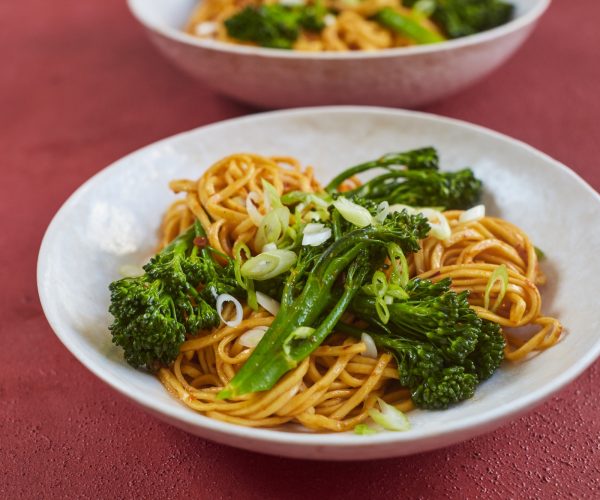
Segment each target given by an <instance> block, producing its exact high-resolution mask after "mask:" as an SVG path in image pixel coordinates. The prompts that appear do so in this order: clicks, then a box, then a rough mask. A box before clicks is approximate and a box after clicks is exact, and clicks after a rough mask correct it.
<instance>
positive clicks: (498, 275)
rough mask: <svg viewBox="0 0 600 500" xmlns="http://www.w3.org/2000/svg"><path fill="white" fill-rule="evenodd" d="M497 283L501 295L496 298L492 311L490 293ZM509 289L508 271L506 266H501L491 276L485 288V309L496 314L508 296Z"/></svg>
mask: <svg viewBox="0 0 600 500" xmlns="http://www.w3.org/2000/svg"><path fill="white" fill-rule="evenodd" d="M496 283H499V285H500V293H499V294H498V296H497V297H496V301H495V302H494V305H493V306H492V308H491V309H490V292H491V291H492V288H493V287H494V285H495V284H496ZM507 288H508V270H507V269H506V266H505V265H504V264H500V265H499V266H498V267H497V268H496V269H494V272H493V273H492V274H491V276H490V279H489V280H488V283H487V286H486V287H485V295H484V297H483V307H485V308H486V309H489V310H491V311H492V312H496V310H497V309H498V307H500V304H502V301H503V300H504V295H505V294H506V289H507Z"/></svg>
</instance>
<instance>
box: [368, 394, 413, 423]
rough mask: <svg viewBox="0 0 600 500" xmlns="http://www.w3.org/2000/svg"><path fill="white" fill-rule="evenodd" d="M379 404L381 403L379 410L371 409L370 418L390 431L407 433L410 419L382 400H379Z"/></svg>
mask: <svg viewBox="0 0 600 500" xmlns="http://www.w3.org/2000/svg"><path fill="white" fill-rule="evenodd" d="M377 402H378V403H379V410H376V409H375V408H370V409H369V416H370V417H371V418H372V419H373V420H374V421H375V423H377V424H379V425H381V427H383V428H384V429H387V430H388V431H407V430H408V429H410V422H409V421H408V418H407V417H406V415H405V414H404V413H402V412H401V411H400V410H399V409H398V408H396V407H395V406H392V405H390V404H387V403H386V402H385V401H384V400H383V399H381V398H377Z"/></svg>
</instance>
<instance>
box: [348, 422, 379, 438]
mask: <svg viewBox="0 0 600 500" xmlns="http://www.w3.org/2000/svg"><path fill="white" fill-rule="evenodd" d="M354 434H358V435H359V436H367V435H369V434H377V431H376V430H375V429H373V427H369V426H368V425H367V424H358V425H356V426H355V427H354Z"/></svg>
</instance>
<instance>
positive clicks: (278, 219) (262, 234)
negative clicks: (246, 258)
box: [254, 207, 290, 250]
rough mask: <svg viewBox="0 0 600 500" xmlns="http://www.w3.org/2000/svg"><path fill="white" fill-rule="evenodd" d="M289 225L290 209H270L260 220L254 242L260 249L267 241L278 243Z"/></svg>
mask: <svg viewBox="0 0 600 500" xmlns="http://www.w3.org/2000/svg"><path fill="white" fill-rule="evenodd" d="M289 225H290V211H289V209H288V208H287V207H280V208H275V209H273V210H271V211H270V212H269V213H268V214H267V215H265V216H264V217H263V218H262V220H261V221H260V225H259V226H258V230H257V231H256V236H255V238H254V243H255V245H256V248H259V249H261V250H262V248H263V247H264V246H265V245H266V244H267V243H279V242H280V240H281V239H283V237H284V236H285V234H286V231H287V228H288V227H289Z"/></svg>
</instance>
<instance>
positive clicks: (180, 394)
mask: <svg viewBox="0 0 600 500" xmlns="http://www.w3.org/2000/svg"><path fill="white" fill-rule="evenodd" d="M204 5H205V8H208V7H206V6H207V5H211V3H208V4H204ZM261 179H265V180H267V181H268V182H269V183H270V184H271V185H273V186H274V187H275V189H276V191H277V193H278V194H280V195H281V194H284V193H286V192H289V191H294V190H300V191H305V192H319V191H321V190H322V189H321V187H320V186H319V184H318V182H317V181H316V180H315V178H314V174H313V170H312V169H311V168H306V169H303V168H302V167H301V166H300V164H299V163H298V162H297V161H296V160H295V159H293V158H288V157H271V158H266V157H262V156H258V155H253V154H235V155H231V156H228V157H227V158H224V159H222V160H220V161H218V162H216V163H215V164H214V165H212V166H211V167H210V168H209V169H208V170H207V171H206V172H205V173H204V174H203V175H202V176H201V177H200V178H199V179H198V180H195V181H190V180H175V181H172V182H171V183H170V187H171V188H172V190H173V191H175V192H176V193H184V194H185V197H184V198H183V199H180V200H178V201H176V202H175V203H173V204H172V205H171V206H170V208H169V209H168V210H167V212H166V214H165V216H164V218H163V222H162V227H161V230H162V238H161V243H160V244H161V246H165V245H166V244H168V242H170V241H171V240H172V239H174V238H175V237H176V236H177V235H178V234H180V233H181V232H182V231H184V230H185V229H186V228H187V227H189V225H190V224H192V222H193V221H194V220H195V219H198V220H199V221H200V223H201V224H202V226H203V227H204V229H205V231H206V234H207V235H208V240H209V244H210V245H211V246H213V247H214V248H215V249H217V250H218V251H219V252H222V253H224V254H227V255H229V256H231V255H232V249H233V247H234V245H235V244H236V243H238V242H241V243H246V244H248V245H249V246H250V247H252V246H253V240H254V236H255V234H256V231H257V225H256V224H255V222H253V220H252V218H251V217H250V215H249V214H248V211H247V205H246V198H247V197H248V195H249V194H250V193H252V192H254V193H256V194H257V196H255V197H253V200H255V201H256V202H255V206H256V209H257V210H258V212H259V214H260V215H261V216H262V215H265V214H266V213H267V212H268V207H267V206H266V203H265V199H266V198H268V197H266V196H263V194H264V193H263V185H262V182H260V181H261ZM357 185H359V181H358V180H357V179H355V178H351V179H350V180H349V181H347V182H346V184H345V185H344V186H343V189H351V188H352V187H355V186H357ZM461 213H462V212H461V211H448V212H445V215H446V217H447V219H448V221H449V224H450V227H451V237H450V238H449V239H448V240H447V241H439V240H437V239H435V238H433V237H431V236H430V237H428V238H426V239H425V240H423V241H422V248H421V250H420V251H419V252H417V253H416V254H413V255H412V256H410V258H409V270H410V274H411V276H419V277H422V278H429V279H431V280H433V281H437V280H440V279H443V278H446V277H450V278H452V281H453V284H452V288H453V289H454V290H456V291H462V290H467V289H468V290H470V291H471V293H470V296H469V300H470V303H471V305H472V307H473V309H474V310H475V311H476V312H477V314H478V315H479V316H480V317H482V318H485V319H489V320H491V321H494V322H496V323H498V324H500V325H501V326H502V327H503V330H504V334H505V337H506V340H507V346H506V353H505V354H506V356H505V357H506V359H508V360H511V361H512V360H520V359H523V358H526V357H527V356H528V355H530V354H531V353H533V352H534V351H540V350H543V349H546V348H548V347H551V346H552V345H554V344H555V343H556V342H557V341H558V339H559V337H560V335H561V331H562V326H561V325H560V323H559V322H558V321H557V320H556V319H554V318H550V317H546V316H543V315H542V313H541V306H542V304H541V298H540V293H539V290H538V288H537V285H539V284H543V283H544V282H545V277H544V276H543V274H542V273H541V271H540V269H539V266H538V260H537V256H536V253H535V248H534V246H533V245H532V243H531V241H530V239H529V238H528V237H527V235H526V234H525V233H524V232H523V231H521V230H520V229H518V228H517V227H516V226H514V225H512V224H510V223H508V222H506V221H504V220H502V219H498V218H493V217H484V218H482V219H480V220H478V221H472V222H468V223H461V222H459V217H460V215H461ZM253 250H254V251H256V249H253ZM500 264H504V265H505V266H506V268H507V274H508V285H507V289H506V294H505V296H504V298H503V300H502V301H501V304H499V306H498V308H497V309H496V310H492V308H489V307H488V308H486V307H485V299H484V295H485V290H486V287H487V284H488V282H489V280H490V276H491V275H492V273H493V272H494V270H495V269H496V268H497V267H498V266H499V265H500ZM499 293H500V285H499V284H495V285H494V286H493V287H492V288H491V293H490V302H491V303H494V302H495V300H496V298H497V297H498V294H499ZM232 315H233V308H229V309H228V308H227V307H226V308H225V311H224V316H225V317H232ZM273 319H274V317H273V316H272V315H270V314H269V313H268V312H266V311H264V310H262V309H261V310H259V311H253V310H252V309H250V308H249V307H248V306H245V307H244V311H243V319H242V321H241V323H239V324H238V325H237V326H235V327H231V326H226V325H224V324H221V326H219V327H217V328H214V329H212V330H210V331H203V332H199V333H198V335H197V336H192V337H189V338H188V340H187V341H186V342H184V343H183V345H182V346H181V348H180V353H179V355H178V357H177V359H176V360H175V362H174V363H173V364H172V365H171V366H169V367H163V368H161V369H160V370H159V371H158V377H159V379H160V381H161V382H162V384H163V385H164V386H165V387H166V388H167V389H168V390H169V392H171V393H172V394H173V395H174V396H175V397H177V398H178V399H180V400H181V401H182V402H183V403H184V404H186V405H187V406H188V407H190V408H191V409H193V410H195V411H198V412H201V413H203V414H205V415H207V416H209V417H211V418H215V419H218V420H222V421H225V422H230V423H234V424H237V425H243V426H248V427H274V426H279V425H282V424H284V423H287V422H294V423H297V424H300V425H302V426H304V427H306V428H309V429H312V430H315V431H335V432H341V431H348V430H351V429H353V428H354V427H355V426H356V425H357V424H359V423H361V422H363V421H364V420H366V419H367V418H368V416H369V414H368V411H369V409H371V408H373V407H374V405H375V404H376V401H377V398H382V399H383V400H384V401H386V402H388V403H390V404H393V405H394V406H396V407H397V408H398V409H400V410H402V411H409V410H411V409H412V408H413V406H414V405H413V402H412V401H411V398H410V393H409V391H408V390H407V389H405V388H403V387H401V386H400V384H399V382H398V378H399V377H398V371H397V368H396V364H395V361H394V359H393V357H392V355H390V354H389V353H387V352H384V351H381V352H379V353H378V356H377V358H376V359H372V358H368V357H365V356H364V355H363V353H364V352H365V350H366V346H365V344H364V343H363V342H359V341H357V340H355V339H353V338H350V337H348V336H346V335H343V334H340V333H334V334H332V335H331V336H330V337H329V338H328V339H327V340H326V341H325V343H324V344H322V345H321V346H320V347H318V348H317V349H316V350H315V351H314V352H313V353H312V354H311V355H310V356H309V357H308V358H306V359H305V360H304V361H302V362H301V363H299V364H298V366H296V367H295V368H294V369H292V370H291V371H289V372H288V373H287V374H286V375H285V376H284V377H283V378H281V380H279V382H278V383H277V384H276V385H275V386H274V387H273V388H272V389H270V390H267V391H263V392H256V393H251V394H247V395H243V396H240V397H237V398H233V399H231V400H221V399H218V398H217V394H218V392H219V391H220V390H221V389H222V388H223V387H224V386H226V385H227V384H228V382H229V381H230V380H231V379H232V378H233V377H234V375H235V374H236V373H237V371H238V370H239V369H240V367H241V366H242V365H243V364H244V362H245V361H246V359H248V357H249V356H250V353H251V351H252V349H251V348H248V347H245V346H244V345H242V343H241V342H240V338H241V336H242V335H243V334H244V333H245V332H247V331H249V330H251V329H253V328H256V327H260V326H263V327H268V326H269V325H270V324H271V323H272V321H273ZM523 326H529V327H533V328H534V329H536V331H535V332H534V333H533V334H531V333H530V334H529V335H526V336H524V335H523V332H520V331H519V328H520V327H523Z"/></svg>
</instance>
